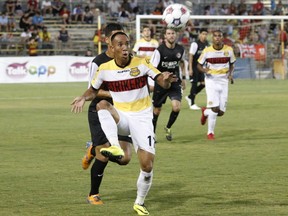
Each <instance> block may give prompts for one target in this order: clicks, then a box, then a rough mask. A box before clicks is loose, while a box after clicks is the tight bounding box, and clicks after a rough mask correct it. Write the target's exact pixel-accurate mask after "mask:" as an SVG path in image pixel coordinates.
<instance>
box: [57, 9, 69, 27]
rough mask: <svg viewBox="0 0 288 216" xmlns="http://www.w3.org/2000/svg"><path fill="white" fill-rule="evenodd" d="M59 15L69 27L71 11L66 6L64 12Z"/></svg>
mask: <svg viewBox="0 0 288 216" xmlns="http://www.w3.org/2000/svg"><path fill="white" fill-rule="evenodd" d="M59 15H60V17H61V18H62V21H63V24H64V25H68V24H69V23H70V11H69V10H68V8H67V7H66V6H64V7H63V10H61V11H60V13H59Z"/></svg>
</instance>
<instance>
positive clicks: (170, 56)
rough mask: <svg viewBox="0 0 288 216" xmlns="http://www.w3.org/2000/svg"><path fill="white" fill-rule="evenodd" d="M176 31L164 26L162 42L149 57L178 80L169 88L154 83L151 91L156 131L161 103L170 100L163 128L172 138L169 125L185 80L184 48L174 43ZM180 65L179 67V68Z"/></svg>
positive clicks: (175, 114)
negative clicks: (183, 74)
mask: <svg viewBox="0 0 288 216" xmlns="http://www.w3.org/2000/svg"><path fill="white" fill-rule="evenodd" d="M176 40H177V33H176V32H175V31H174V30H173V29H169V28H166V29H165V30H164V42H163V43H162V44H161V45H160V46H159V47H158V48H157V49H156V50H155V51H154V53H153V55H152V57H151V63H152V65H153V66H154V67H156V68H157V69H158V70H159V71H161V72H164V71H169V72H172V73H173V74H174V75H175V76H176V77H177V78H178V81H177V82H175V83H172V85H171V87H170V88H169V89H163V88H162V87H161V86H159V85H158V84H157V83H155V87H154V93H153V125H154V132H156V125H157V120H158V117H159V115H160V112H161V108H162V105H163V104H165V102H166V99H167V97H169V98H170V100H171V105H172V111H171V113H170V117H169V120H168V122H167V125H166V127H165V128H164V130H165V133H166V139H167V140H168V141H171V140H172V132H171V127H172V125H173V124H174V123H175V121H176V119H177V117H178V115H179V112H180V109H181V99H182V88H185V80H184V79H182V71H184V61H183V60H184V56H185V49H184V47H183V46H181V45H179V44H177V43H176ZM180 65H181V69H182V70H180Z"/></svg>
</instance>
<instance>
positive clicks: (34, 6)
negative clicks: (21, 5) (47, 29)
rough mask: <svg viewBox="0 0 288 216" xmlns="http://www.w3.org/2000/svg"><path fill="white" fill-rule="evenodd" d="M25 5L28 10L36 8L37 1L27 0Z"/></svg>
mask: <svg viewBox="0 0 288 216" xmlns="http://www.w3.org/2000/svg"><path fill="white" fill-rule="evenodd" d="M27 6H28V10H30V11H36V10H38V2H37V0H28V2H27Z"/></svg>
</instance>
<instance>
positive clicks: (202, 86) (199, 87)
mask: <svg viewBox="0 0 288 216" xmlns="http://www.w3.org/2000/svg"><path fill="white" fill-rule="evenodd" d="M203 88H205V85H203V84H200V85H199V86H197V90H196V94H198V93H199V92H200V91H201V90H202V89H203Z"/></svg>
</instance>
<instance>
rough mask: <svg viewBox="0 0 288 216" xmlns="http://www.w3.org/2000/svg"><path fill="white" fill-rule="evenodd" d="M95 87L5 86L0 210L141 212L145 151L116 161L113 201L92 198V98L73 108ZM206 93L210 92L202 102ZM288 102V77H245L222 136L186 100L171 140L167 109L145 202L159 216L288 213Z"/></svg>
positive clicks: (234, 91)
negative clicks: (84, 161)
mask: <svg viewBox="0 0 288 216" xmlns="http://www.w3.org/2000/svg"><path fill="white" fill-rule="evenodd" d="M86 86H87V84H86V83H65V84H63V83H56V84H17V85H16V84H15V85H14V84H1V85H0V109H1V110H0V119H1V121H0V133H1V139H0V143H1V144H0V149H1V162H0V167H1V175H0V182H1V183H0V191H1V192H0V194H1V195H0V198H1V202H0V215H3V216H14V215H15V216H16V215H19V216H31V215H37V216H39V215H41V216H46V215H47V216H53V215H57V216H64V215H65V216H66V215H67V216H76V215H77V216H79V215H81V216H82V215H83V216H90V215H91V216H94V215H98V216H100V215H107V216H114V215H115V216H118V215H121V216H122V215H123V216H127V215H136V213H134V211H133V209H132V206H133V202H134V200H135V196H136V180H137V177H138V174H139V165H138V161H137V158H136V154H133V158H132V160H131V162H130V164H129V165H127V166H125V167H120V166H118V165H116V164H113V163H109V165H108V166H107V169H106V171H105V177H104V180H103V184H102V187H101V195H102V199H103V201H104V203H105V204H104V205H103V206H92V205H88V204H86V196H87V194H88V192H89V189H90V172H89V170H86V171H84V170H82V168H81V158H82V156H83V154H84V153H85V143H86V141H88V140H89V138H90V134H89V130H88V122H87V107H88V106H87V105H88V104H86V106H85V108H86V109H85V112H83V113H81V114H78V115H76V114H72V113H71V112H70V103H71V101H72V100H73V98H74V97H75V96H78V95H80V94H81V93H82V92H83V91H84V90H85V89H86ZM188 87H189V88H190V84H188ZM185 92H187V90H186V91H185ZM185 95H186V94H185ZM205 100H206V96H205V93H204V91H203V92H202V93H200V94H199V96H198V98H197V103H198V105H202V106H204V105H205ZM287 110H288V83H287V80H285V81H283V80H236V82H235V84H234V85H231V86H230V92H229V102H228V109H227V112H226V114H225V115H224V116H223V117H221V118H218V119H217V125H216V132H215V136H216V140H215V141H207V140H206V131H207V125H205V126H201V125H200V116H201V112H200V111H192V110H189V109H188V106H187V103H186V100H185V99H184V100H183V108H182V111H181V113H180V115H179V118H178V121H177V122H176V123H175V124H174V126H173V128H172V129H173V135H174V140H173V141H172V142H168V141H166V139H165V137H164V131H163V127H164V126H165V124H166V121H167V120H168V114H169V112H170V104H167V105H166V106H165V107H164V109H163V112H162V113H161V115H160V117H159V123H158V129H157V138H158V141H159V143H157V153H156V161H155V168H154V180H153V185H152V188H151V190H150V193H149V195H148V197H147V199H146V202H145V204H146V206H147V207H148V209H149V211H150V215H153V216H175V215H177V216H178V215H179V216H180V215H181V216H196V215H197V216H198V215H199V216H200V215H201V216H204V215H207V216H210V215H213V216H214V215H221V216H234V215H237V216H238V215H241V216H248V215H249V216H258V215H259V216H263V215H265V216H271V215H273V216H274V215H275V216H278V215H285V216H286V215H288V127H287V126H288V111H287Z"/></svg>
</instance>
